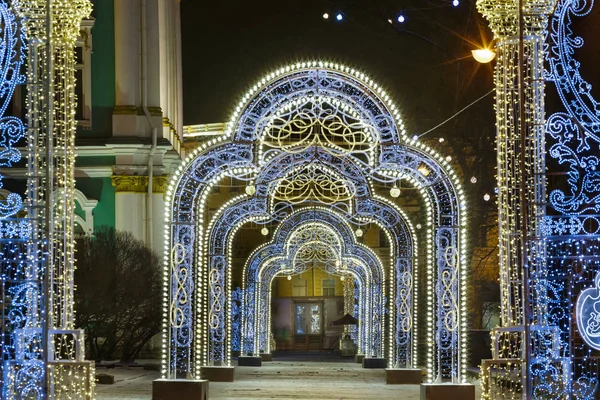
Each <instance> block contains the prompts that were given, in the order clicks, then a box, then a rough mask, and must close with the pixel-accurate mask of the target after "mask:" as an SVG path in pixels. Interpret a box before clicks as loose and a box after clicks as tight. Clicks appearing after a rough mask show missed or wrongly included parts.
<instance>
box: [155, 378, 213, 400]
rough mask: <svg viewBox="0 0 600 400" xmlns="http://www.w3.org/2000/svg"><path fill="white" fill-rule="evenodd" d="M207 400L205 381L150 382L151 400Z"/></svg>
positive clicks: (169, 380) (206, 383)
mask: <svg viewBox="0 0 600 400" xmlns="http://www.w3.org/2000/svg"><path fill="white" fill-rule="evenodd" d="M172 399H177V400H208V381H207V380H205V379H157V380H155V381H153V382H152V400H172Z"/></svg>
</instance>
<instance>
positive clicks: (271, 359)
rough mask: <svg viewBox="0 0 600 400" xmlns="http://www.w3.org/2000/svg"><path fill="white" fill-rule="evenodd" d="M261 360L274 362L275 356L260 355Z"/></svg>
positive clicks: (269, 354) (268, 354)
mask: <svg viewBox="0 0 600 400" xmlns="http://www.w3.org/2000/svg"><path fill="white" fill-rule="evenodd" d="M260 358H261V359H262V360H263V361H273V354H271V353H260Z"/></svg>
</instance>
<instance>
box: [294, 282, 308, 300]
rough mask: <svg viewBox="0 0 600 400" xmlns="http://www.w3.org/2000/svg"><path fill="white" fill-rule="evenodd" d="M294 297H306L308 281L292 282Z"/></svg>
mask: <svg viewBox="0 0 600 400" xmlns="http://www.w3.org/2000/svg"><path fill="white" fill-rule="evenodd" d="M292 296H294V297H298V296H306V279H302V278H294V280H293V281H292Z"/></svg>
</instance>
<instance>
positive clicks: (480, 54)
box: [471, 48, 496, 64]
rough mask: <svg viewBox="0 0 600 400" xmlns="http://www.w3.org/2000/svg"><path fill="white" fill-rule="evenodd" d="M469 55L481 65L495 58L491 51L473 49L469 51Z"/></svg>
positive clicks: (493, 52)
mask: <svg viewBox="0 0 600 400" xmlns="http://www.w3.org/2000/svg"><path fill="white" fill-rule="evenodd" d="M471 54H473V58H474V59H475V61H477V62H480V63H482V64H487V63H489V62H490V61H492V60H493V59H494V58H496V52H495V51H493V50H491V49H485V48H484V49H475V50H471Z"/></svg>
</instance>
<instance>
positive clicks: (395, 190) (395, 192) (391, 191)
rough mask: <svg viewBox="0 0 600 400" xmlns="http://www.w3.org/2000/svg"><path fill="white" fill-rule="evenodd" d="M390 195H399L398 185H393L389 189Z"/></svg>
mask: <svg viewBox="0 0 600 400" xmlns="http://www.w3.org/2000/svg"><path fill="white" fill-rule="evenodd" d="M390 196H392V197H393V198H396V197H398V196H400V188H399V187H398V186H396V185H394V186H393V187H392V188H391V189H390Z"/></svg>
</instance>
